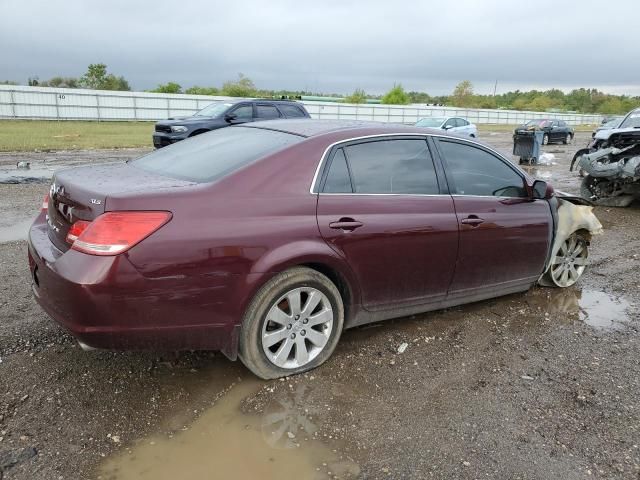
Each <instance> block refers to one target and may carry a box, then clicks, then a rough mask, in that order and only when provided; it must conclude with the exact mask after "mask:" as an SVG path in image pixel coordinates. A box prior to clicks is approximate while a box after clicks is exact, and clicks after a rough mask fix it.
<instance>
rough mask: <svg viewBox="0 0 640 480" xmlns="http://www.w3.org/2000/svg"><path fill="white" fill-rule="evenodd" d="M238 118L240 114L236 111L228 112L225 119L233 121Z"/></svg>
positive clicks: (228, 121) (229, 121)
mask: <svg viewBox="0 0 640 480" xmlns="http://www.w3.org/2000/svg"><path fill="white" fill-rule="evenodd" d="M236 118H238V116H237V115H236V114H235V113H227V114H226V115H225V116H224V120H225V122H227V123H232V122H233V121H234V120H235V119H236Z"/></svg>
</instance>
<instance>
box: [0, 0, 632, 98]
mask: <svg viewBox="0 0 640 480" xmlns="http://www.w3.org/2000/svg"><path fill="white" fill-rule="evenodd" d="M639 21H640V2H638V1H637V0H628V1H627V0H610V1H608V2H601V1H599V2H588V1H577V0H576V1H573V0H564V1H559V0H555V1H553V0H549V1H547V0H538V1H535V2H529V1H506V0H505V1H497V0H482V1H467V0H449V1H446V2H431V1H422V2H416V1H404V0H369V1H360V2H355V1H348V0H341V1H337V0H335V1H334V0H320V1H318V0H316V1H305V0H297V1H296V0H282V1H280V0H270V1H250V0H246V1H242V0H235V1H233V0H226V1H224V2H218V1H207V0H153V1H136V0H127V1H124V0H107V1H104V0H101V1H95V0H64V1H62V2H53V1H51V0H47V1H40V0H0V46H2V53H1V54H0V80H5V79H6V80H15V81H19V82H21V83H22V82H26V79H27V77H29V76H38V77H39V78H40V79H48V78H50V77H52V76H55V75H62V76H80V75H82V74H83V73H84V72H85V71H86V67H87V65H88V64H89V63H100V62H101V63H106V64H107V66H108V70H109V71H110V72H112V73H115V74H116V75H123V76H124V77H125V78H126V79H127V80H129V83H130V84H131V87H132V89H134V90H139V89H149V88H153V87H155V86H156V85H157V84H158V83H166V82H168V81H175V82H178V83H180V84H181V85H182V86H183V88H186V87H189V86H192V85H201V86H212V85H213V86H219V85H221V84H222V82H224V81H225V80H228V79H232V78H234V77H236V76H237V73H238V72H242V73H244V74H245V75H247V76H249V77H250V78H251V79H253V80H254V82H255V84H256V86H258V87H262V88H285V89H292V90H293V89H295V90H298V89H304V90H313V91H318V92H326V93H328V92H336V93H350V92H352V91H353V90H354V89H355V88H363V89H365V91H367V92H368V93H383V92H384V91H386V90H388V89H389V88H390V87H391V86H392V85H393V83H394V82H399V83H402V85H403V86H404V87H405V88H406V89H408V90H420V91H426V92H428V93H430V94H433V95H438V94H448V93H450V92H451V91H452V90H453V88H454V86H455V85H456V84H457V83H458V82H459V81H461V80H464V79H468V80H471V82H472V83H473V84H474V86H475V91H476V92H477V93H491V92H492V91H493V86H494V82H495V81H496V80H497V81H498V92H499V93H500V92H505V91H508V90H512V89H516V88H519V89H521V90H528V89H531V88H544V89H546V88H552V87H556V88H561V89H564V90H569V89H571V88H574V87H580V86H584V87H596V88H599V89H601V90H604V91H607V92H611V93H625V94H633V95H640V62H638V58H640V52H639V51H638V48H639V47H638V45H637V38H638V31H637V30H638V22H639Z"/></svg>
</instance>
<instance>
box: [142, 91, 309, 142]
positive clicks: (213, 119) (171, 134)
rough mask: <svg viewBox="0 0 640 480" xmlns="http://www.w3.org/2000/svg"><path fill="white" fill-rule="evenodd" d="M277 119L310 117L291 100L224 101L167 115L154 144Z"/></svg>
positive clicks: (157, 127) (159, 127)
mask: <svg viewBox="0 0 640 480" xmlns="http://www.w3.org/2000/svg"><path fill="white" fill-rule="evenodd" d="M276 118H310V116H309V112H307V110H306V109H305V108H304V106H303V105H302V104H300V103H298V102H295V101H292V100H261V99H254V100H224V101H220V102H215V103H212V104H211V105H208V106H206V107H205V108H203V109H202V110H200V111H199V112H198V113H196V114H195V115H192V116H191V117H180V118H170V119H168V120H162V121H160V122H158V123H156V128H155V132H154V134H153V146H154V147H156V148H160V147H165V146H167V145H171V144H172V143H175V142H179V141H180V140H184V139H185V138H187V137H193V136H194V135H200V134H201V133H205V132H208V131H210V130H216V129H218V128H222V127H228V126H229V125H237V124H239V123H246V122H257V121H258V120H274V119H276Z"/></svg>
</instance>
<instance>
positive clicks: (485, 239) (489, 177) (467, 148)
mask: <svg viewBox="0 0 640 480" xmlns="http://www.w3.org/2000/svg"><path fill="white" fill-rule="evenodd" d="M437 145H438V151H439V152H440V154H441V157H442V160H443V165H444V167H445V173H446V177H447V181H448V183H449V189H450V191H451V193H452V196H453V201H454V204H455V209H456V212H457V217H458V222H459V224H460V247H459V253H458V260H457V265H456V271H455V275H454V278H453V282H452V284H451V288H450V292H449V293H450V296H451V297H452V298H455V297H458V296H460V297H464V296H473V295H476V294H477V295H481V294H483V293H487V292H495V291H497V292H499V291H500V290H503V289H505V290H506V289H509V288H510V287H513V286H516V285H525V284H527V283H533V282H535V280H536V279H537V278H538V277H539V275H540V274H541V273H542V270H543V268H544V263H545V260H546V258H547V252H548V250H549V246H550V242H551V236H552V228H553V219H552V216H551V210H550V207H549V204H548V202H547V201H545V200H533V199H532V198H530V197H529V195H528V191H527V187H526V182H525V178H524V176H523V175H522V173H521V172H519V171H518V170H517V169H516V168H515V167H514V166H513V165H511V163H510V162H509V161H508V160H506V159H503V158H501V157H500V156H498V155H497V154H495V153H493V152H491V151H490V150H488V149H485V148H483V147H481V146H479V145H476V144H472V143H468V142H464V141H462V140H455V139H445V138H440V139H438V141H437Z"/></svg>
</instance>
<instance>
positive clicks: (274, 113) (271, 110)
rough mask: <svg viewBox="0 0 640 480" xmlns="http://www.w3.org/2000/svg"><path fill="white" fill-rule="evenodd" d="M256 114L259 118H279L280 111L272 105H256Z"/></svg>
mask: <svg viewBox="0 0 640 480" xmlns="http://www.w3.org/2000/svg"><path fill="white" fill-rule="evenodd" d="M256 116H257V118H258V119H260V120H265V119H268V118H280V112H278V109H277V108H276V107H274V106H273V105H256Z"/></svg>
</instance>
